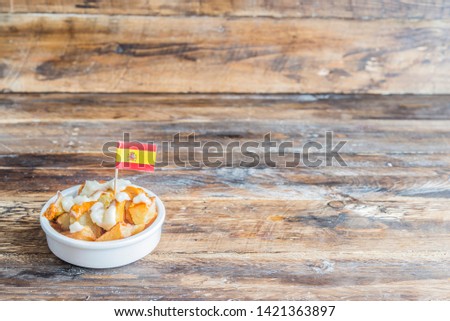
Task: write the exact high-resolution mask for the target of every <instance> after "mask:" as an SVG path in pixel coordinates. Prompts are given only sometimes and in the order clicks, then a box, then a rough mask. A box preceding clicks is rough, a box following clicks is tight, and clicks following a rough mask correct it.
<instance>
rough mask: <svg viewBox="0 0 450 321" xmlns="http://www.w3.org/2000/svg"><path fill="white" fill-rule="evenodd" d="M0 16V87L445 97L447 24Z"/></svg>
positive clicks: (449, 65)
mask: <svg viewBox="0 0 450 321" xmlns="http://www.w3.org/2000/svg"><path fill="white" fill-rule="evenodd" d="M0 20H1V21H2V22H1V24H0V42H1V43H2V50H1V51H0V59H1V61H2V63H1V69H0V70H1V79H0V89H1V90H3V91H13V92H43V91H44V92H205V93H206V92H223V93H283V92H285V93H287V92H291V93H311V92H313V93H360V92H363V93H381V94H388V93H420V94H438V93H443V94H445V93H450V82H449V78H448V74H449V73H450V63H449V61H448V59H446V57H447V56H448V46H447V43H448V35H449V34H450V27H449V23H448V21H446V20H441V21H438V20H433V21H395V20H387V21H385V22H383V23H382V24H380V23H379V22H377V21H353V20H339V19H306V20H298V19H281V20H277V19H267V18H259V19H250V18H240V19H226V18H210V17H202V18H196V19H190V18H182V17H129V16H98V15H89V16H73V15H46V14H14V15H7V14H3V15H2V16H1V19H0ZM412 80H413V81H412Z"/></svg>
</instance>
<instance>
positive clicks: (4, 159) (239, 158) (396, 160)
mask: <svg viewBox="0 0 450 321" xmlns="http://www.w3.org/2000/svg"><path fill="white" fill-rule="evenodd" d="M229 154H230V153H227V152H225V153H224V156H223V164H222V165H220V167H226V166H227V165H228V166H232V167H239V165H240V164H241V162H245V161H248V159H247V158H246V157H245V155H242V154H239V153H234V154H233V157H232V159H231V160H230V161H229V162H226V158H227V155H229ZM257 154H258V156H259V157H260V159H264V157H266V155H268V153H264V152H263V151H259V152H258V153H257ZM179 155H180V158H181V159H183V160H186V161H190V162H191V164H192V163H193V162H195V161H197V162H198V161H200V160H202V158H203V157H204V155H203V152H202V151H201V150H200V151H197V152H194V153H188V152H186V151H181V152H180V154H179ZM300 156H301V157H304V156H305V154H303V153H301V154H300ZM341 156H342V158H343V159H344V161H345V162H346V164H347V166H349V167H350V168H365V167H371V168H389V167H397V168H426V167H429V168H449V167H450V153H429V154H426V153H410V154H408V153H402V152H400V153H398V152H397V153H386V154H353V153H342V154H341ZM294 157H295V156H294V155H293V153H292V152H286V153H285V155H284V156H282V155H271V160H272V161H274V162H275V163H276V164H278V165H277V166H278V167H280V168H281V167H283V166H284V165H285V164H286V161H291V160H293V159H294ZM310 157H311V159H316V158H322V159H323V155H321V154H318V153H311V154H310ZM163 158H167V159H169V160H170V161H169V162H168V164H162V159H163ZM108 160H110V159H109V158H108V157H106V156H105V155H104V154H102V153H96V152H90V153H85V152H67V153H59V152H56V153H41V152H40V153H34V154H28V153H18V154H14V153H10V154H0V168H2V169H34V168H42V169H49V170H51V169H77V170H82V169H93V170H95V169H97V170H98V169H100V166H101V164H102V161H108ZM211 161H212V160H211ZM299 166H301V167H305V165H301V164H300V165H299ZM186 167H187V168H191V169H193V168H194V166H190V165H189V164H187V166H186ZM268 167H269V166H268V165H267V164H264V163H263V162H262V163H261V164H259V165H258V166H256V168H268ZM177 168H179V166H178V165H177V164H176V163H175V162H174V153H173V152H172V151H160V152H159V154H158V156H157V169H156V170H157V171H158V170H160V169H161V170H162V169H164V170H166V169H177ZM201 168H202V170H207V169H208V166H206V165H205V164H201Z"/></svg>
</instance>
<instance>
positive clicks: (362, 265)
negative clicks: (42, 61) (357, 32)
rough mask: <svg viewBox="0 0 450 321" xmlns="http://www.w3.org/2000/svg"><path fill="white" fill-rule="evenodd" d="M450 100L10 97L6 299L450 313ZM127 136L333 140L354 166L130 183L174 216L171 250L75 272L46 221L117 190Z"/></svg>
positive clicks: (3, 259)
mask: <svg viewBox="0 0 450 321" xmlns="http://www.w3.org/2000/svg"><path fill="white" fill-rule="evenodd" d="M449 101H450V100H449V96H438V95H434V96H389V97H383V96H370V95H365V96H358V95H349V96H311V95H304V96H301V95H277V96H267V95H251V96H246V95H171V94H166V95H161V94H160V95H145V94H115V95H108V94H105V95H102V94H74V95H72V94H45V95H41V94H26V95H21V94H3V95H2V96H1V97H0V115H1V119H0V123H1V126H0V150H1V156H0V173H1V175H0V177H1V180H0V190H1V195H0V298H1V299H2V300H5V299H16V300H21V299H29V300H38V299H39V300H40V299H45V300H54V299H64V300H66V299H73V300H101V299H114V300H132V299H137V300H173V299H201V300H212V299H216V300H226V299H249V300H254V299H264V300H266V299H267V300H269V299H270V300H278V299H285V300H293V299H295V300H318V299H319V300H321V299H327V300H343V299H354V300H381V299H383V300H400V299H420V300H430V299H447V300H448V299H450V282H449V278H450V269H449V263H450V255H449V251H450V233H449V232H450V216H449V208H450V200H449V195H450V194H449V193H450V181H449V174H450V172H449V168H450V157H449V155H450V145H449V139H450V104H449ZM126 131H129V132H131V135H132V137H131V138H132V139H135V140H142V141H148V140H149V139H154V140H155V141H157V142H160V141H165V140H170V139H171V137H172V135H173V134H175V133H176V132H183V133H190V132H195V133H196V134H197V137H198V139H199V140H200V141H202V142H206V141H210V140H215V141H218V142H221V143H224V144H226V143H227V142H230V141H232V140H238V141H240V142H244V141H248V140H261V139H262V137H263V136H264V134H265V133H267V132H269V131H270V132H271V133H272V137H273V138H274V139H275V140H277V141H279V142H281V141H285V140H294V141H295V142H298V143H299V144H302V143H305V142H307V141H309V140H318V141H322V142H323V139H324V135H325V132H326V131H333V132H334V134H335V138H336V139H340V140H346V141H347V144H346V145H345V147H344V148H343V149H342V152H343V153H342V155H343V158H344V160H345V161H346V162H347V164H348V166H347V167H341V166H336V165H335V166H332V167H326V166H321V167H317V168H308V167H305V166H300V167H297V168H283V166H281V165H277V167H275V168H272V167H268V166H264V165H261V166H258V167H256V168H245V167H234V168H224V167H222V168H216V169H213V168H205V167H203V168H201V169H190V168H177V167H176V166H174V165H173V164H171V165H170V166H167V167H164V168H161V169H159V170H157V171H156V172H155V173H153V174H147V173H144V174H143V173H140V172H132V171H129V172H126V171H122V172H121V175H122V176H124V177H125V176H126V177H128V178H129V179H131V180H132V181H133V182H135V183H137V184H140V185H142V186H145V187H148V188H149V189H151V190H153V191H154V192H156V193H157V194H158V195H160V197H161V198H162V200H163V201H164V202H165V205H166V207H167V221H166V223H165V225H164V230H163V236H162V239H161V243H160V244H159V246H158V247H157V249H156V251H155V252H154V253H152V254H151V255H149V256H147V257H145V258H144V259H142V260H140V261H138V262H136V263H133V264H131V265H128V266H124V267H121V268H116V269H104V270H94V269H86V268H80V267H76V266H72V265H70V264H67V263H65V262H63V261H61V260H59V259H58V258H56V257H55V256H54V255H52V254H51V253H50V251H49V250H48V248H47V244H46V240H45V236H44V233H43V232H42V230H41V229H40V226H39V222H38V218H39V210H40V208H41V207H42V205H43V204H44V202H45V201H46V200H47V199H48V198H49V197H50V196H52V195H53V194H54V193H55V191H57V190H60V189H64V188H67V187H70V186H72V185H75V184H79V183H81V182H83V181H84V180H86V179H108V178H110V177H111V175H112V172H113V171H112V170H111V169H105V168H101V167H100V162H101V161H102V160H104V159H105V157H104V156H103V155H102V154H101V147H102V145H103V143H105V142H106V141H108V140H117V139H120V138H121V133H122V132H126ZM162 154H164V153H160V156H161V155H162ZM185 156H187V157H190V158H191V159H192V158H193V157H200V156H201V155H199V154H195V155H194V154H191V155H185ZM238 161H239V159H237V160H236V162H238Z"/></svg>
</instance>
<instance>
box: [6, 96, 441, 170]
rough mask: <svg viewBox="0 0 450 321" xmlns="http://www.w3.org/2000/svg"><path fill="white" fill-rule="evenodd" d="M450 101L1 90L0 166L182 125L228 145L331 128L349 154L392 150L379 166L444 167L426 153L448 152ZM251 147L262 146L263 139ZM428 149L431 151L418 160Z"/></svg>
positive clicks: (314, 136)
mask: <svg viewBox="0 0 450 321" xmlns="http://www.w3.org/2000/svg"><path fill="white" fill-rule="evenodd" d="M448 101H449V99H448V96H423V97H415V96H410V97H402V96H392V97H390V96H389V97H377V96H370V95H369V96H364V95H363V96H331V97H327V96H323V97H322V96H310V95H305V96H297V95H292V96H291V95H280V96H278V95H274V96H271V95H262V96H259V95H253V96H252V95H244V96H241V95H192V96H183V95H142V94H132V95H78V94H77V95H74V94H50V95H34V94H33V95H19V94H4V95H2V96H0V112H1V113H2V115H3V117H2V119H1V120H0V123H2V126H1V127H0V154H2V155H7V157H5V158H2V159H3V160H2V163H1V164H2V166H7V164H5V163H6V162H9V161H12V163H11V164H12V165H11V166H20V165H17V164H18V163H20V162H22V160H23V159H22V158H18V159H16V161H17V162H18V163H17V162H16V163H15V164H16V165H13V164H14V160H13V158H12V157H14V155H15V156H16V157H17V156H18V155H20V154H33V153H44V154H46V155H52V154H58V153H71V154H72V155H73V154H74V153H85V154H86V153H88V154H90V153H94V154H96V155H99V153H101V151H102V146H103V144H105V143H106V142H108V141H116V140H118V139H121V138H123V136H122V135H123V132H129V133H131V139H135V140H141V141H148V140H153V141H155V142H156V143H158V144H160V145H161V143H162V142H163V141H167V142H168V141H171V140H173V136H174V135H175V134H177V133H180V132H181V133H183V139H185V136H186V135H187V134H189V133H195V134H196V135H197V138H198V140H199V141H200V142H201V143H202V144H204V143H205V142H207V141H217V142H219V143H221V144H223V145H224V146H226V145H227V144H228V143H230V142H231V141H238V142H240V143H241V144H242V143H244V142H246V141H249V140H253V141H257V142H262V140H263V138H264V135H265V134H267V133H269V132H271V135H272V138H273V140H274V141H276V142H277V143H281V142H285V141H292V142H293V143H294V147H295V148H296V150H295V151H297V152H301V151H302V150H301V147H302V146H303V144H305V143H306V142H308V141H311V140H313V141H318V142H320V143H322V144H324V143H325V138H324V136H325V132H326V131H333V132H334V135H335V138H334V139H335V143H336V142H337V141H338V140H345V141H347V143H346V145H344V147H343V148H342V150H341V152H342V153H345V154H349V155H350V157H352V159H353V160H354V159H355V158H354V157H353V156H352V155H353V154H355V153H357V154H365V155H372V156H370V157H377V155H386V154H388V155H390V156H389V157H388V158H390V159H391V160H392V161H389V160H387V161H386V163H385V164H387V163H390V164H391V165H395V166H397V165H398V164H399V162H402V158H401V157H400V158H399V157H397V156H395V155H399V154H407V155H410V156H408V157H410V158H409V159H410V160H406V159H405V162H406V163H408V162H410V161H412V162H413V163H415V164H416V165H418V164H422V165H426V163H428V164H429V163H430V161H431V159H434V160H435V161H437V163H436V164H441V165H444V164H445V163H446V161H445V159H446V158H445V156H443V158H441V159H440V160H442V161H440V160H439V159H438V156H432V154H448V153H449V152H450V149H449V148H450V146H449V145H448V144H447V141H448V139H449V131H448V128H449V126H450V124H449V116H450V108H449V103H448ZM161 151H162V152H161V153H160V154H159V155H160V157H163V156H165V155H166V154H167V155H168V156H169V157H170V159H172V157H171V156H172V155H173V151H172V150H162V149H161ZM256 151H257V152H258V153H260V154H261V153H264V150H263V149H262V148H261V147H260V148H259V149H257V150H256ZM288 152H291V153H292V151H289V150H288ZM185 154H186V152H184V154H183V157H184V156H185ZM424 154H428V156H424V158H423V159H421V158H420V157H421V156H420V155H424ZM202 155H203V153H202V149H200V148H199V149H196V150H195V155H187V157H190V158H191V159H192V157H193V156H195V157H197V159H198V160H199V159H201V157H202ZM261 155H262V154H261ZM50 157H51V156H50ZM78 158H79V157H78ZM291 159H292V157H290V156H288V157H285V160H291ZM235 160H236V161H240V160H242V157H239V156H237V158H236V159H235ZM25 161H26V160H25ZM31 161H33V160H32V159H31ZM80 161H82V160H80ZM363 161H364V159H360V162H359V164H361V163H362V162H363ZM366 161H367V159H366ZM70 162H71V161H69V160H68V166H71V165H70V164H71V163H70ZM83 162H84V161H83ZM354 164H355V163H354ZM380 164H381V165H380ZM48 165H51V163H49V164H48ZM358 166H361V165H358ZM377 166H383V165H382V163H378V165H377Z"/></svg>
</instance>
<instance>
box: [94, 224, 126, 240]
mask: <svg viewBox="0 0 450 321" xmlns="http://www.w3.org/2000/svg"><path fill="white" fill-rule="evenodd" d="M132 231H133V225H131V224H126V223H117V224H116V225H114V227H113V228H112V229H110V230H109V231H107V232H106V233H105V234H103V235H102V236H100V237H99V238H98V239H97V241H99V242H103V241H112V240H119V239H123V238H125V237H128V236H130V235H131V233H132Z"/></svg>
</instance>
